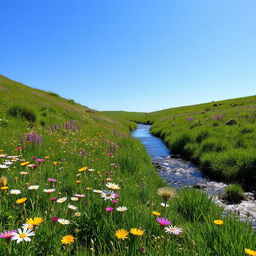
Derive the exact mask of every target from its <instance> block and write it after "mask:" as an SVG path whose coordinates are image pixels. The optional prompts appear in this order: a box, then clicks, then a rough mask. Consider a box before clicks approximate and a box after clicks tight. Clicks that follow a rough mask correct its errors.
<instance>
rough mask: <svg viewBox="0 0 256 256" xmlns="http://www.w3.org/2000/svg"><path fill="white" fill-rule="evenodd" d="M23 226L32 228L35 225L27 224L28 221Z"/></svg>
mask: <svg viewBox="0 0 256 256" xmlns="http://www.w3.org/2000/svg"><path fill="white" fill-rule="evenodd" d="M22 227H23V228H27V229H31V228H33V227H34V226H33V225H32V224H26V223H25V224H23V225H22Z"/></svg>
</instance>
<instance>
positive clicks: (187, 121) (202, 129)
mask: <svg viewBox="0 0 256 256" xmlns="http://www.w3.org/2000/svg"><path fill="white" fill-rule="evenodd" d="M107 114H108V115H109V114H110V115H111V116H116V117H117V118H120V119H121V118H126V119H129V120H134V121H136V122H142V123H150V124H153V125H152V127H151V132H152V134H154V135H156V136H159V137H161V138H163V139H164V141H165V143H166V144H167V146H168V147H169V148H170V149H171V151H172V153H173V154H179V155H181V156H183V157H184V158H186V159H190V160H192V161H193V162H195V163H196V164H198V165H199V166H200V167H201V169H202V170H203V171H204V172H205V173H206V174H207V175H209V176H211V177H214V178H215V179H221V180H224V181H228V182H239V183H241V184H248V183H251V184H254V183H255V181H256V143H255V141H256V96H251V97H245V98H238V99H232V100H225V101H218V102H211V103H206V104H200V105H194V106H186V107H178V108H171V109H166V110H162V111H157V112H152V113H132V112H131V113H129V112H128V113H126V112H116V113H115V112H113V113H111V112H109V113H107Z"/></svg>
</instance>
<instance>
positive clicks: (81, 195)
mask: <svg viewBox="0 0 256 256" xmlns="http://www.w3.org/2000/svg"><path fill="white" fill-rule="evenodd" d="M75 196H76V197H78V198H82V197H85V195H84V194H75Z"/></svg>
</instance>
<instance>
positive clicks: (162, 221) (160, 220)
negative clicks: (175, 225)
mask: <svg viewBox="0 0 256 256" xmlns="http://www.w3.org/2000/svg"><path fill="white" fill-rule="evenodd" d="M156 221H157V222H158V223H159V224H160V225H162V226H166V225H169V224H171V222H170V221H169V220H168V219H164V218H157V219H156Z"/></svg>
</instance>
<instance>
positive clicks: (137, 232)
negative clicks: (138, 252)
mask: <svg viewBox="0 0 256 256" xmlns="http://www.w3.org/2000/svg"><path fill="white" fill-rule="evenodd" d="M130 233H131V234H133V235H135V236H142V235H143V234H144V230H142V229H140V228H132V229H131V230H130Z"/></svg>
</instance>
